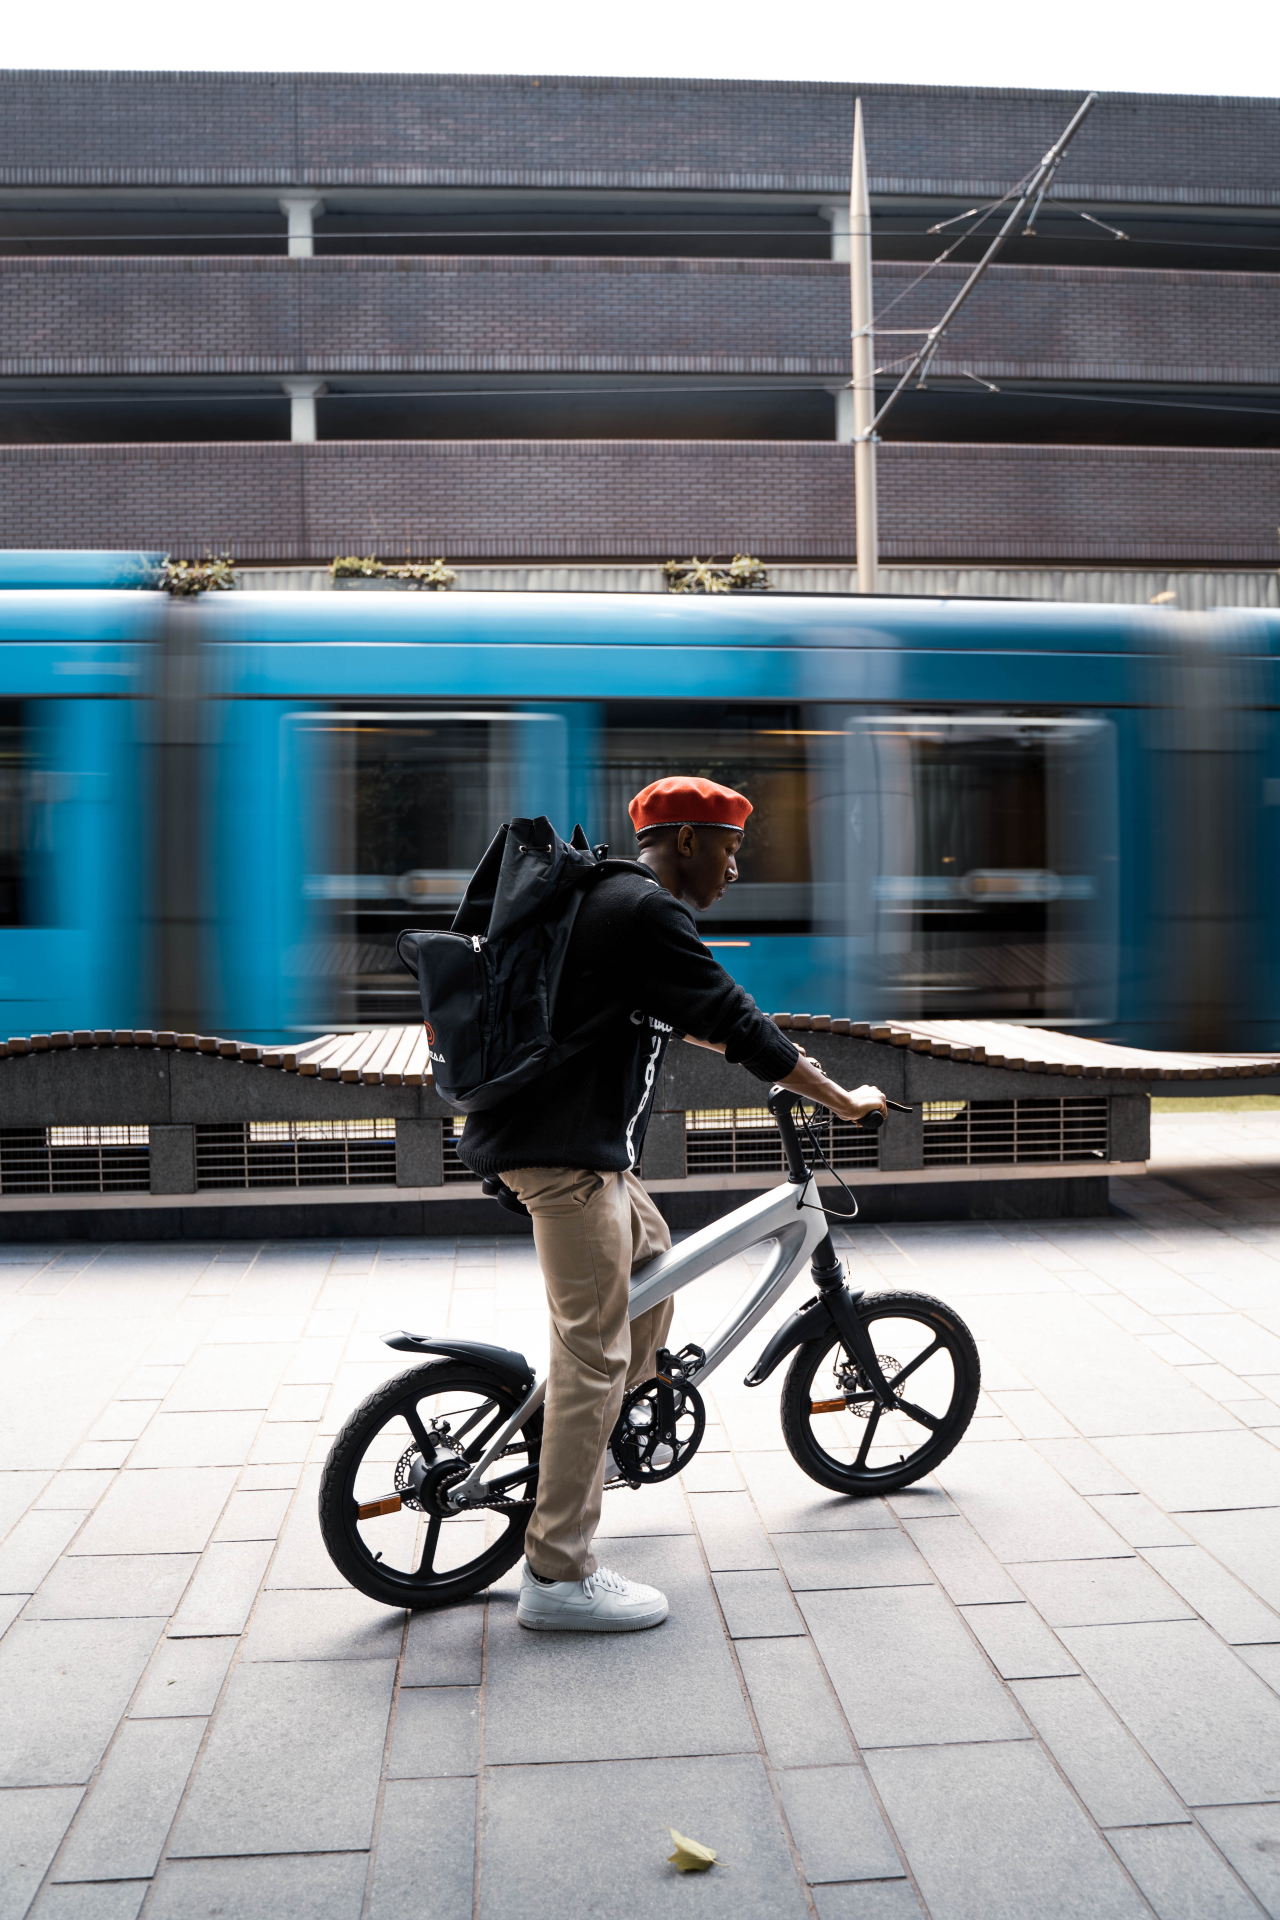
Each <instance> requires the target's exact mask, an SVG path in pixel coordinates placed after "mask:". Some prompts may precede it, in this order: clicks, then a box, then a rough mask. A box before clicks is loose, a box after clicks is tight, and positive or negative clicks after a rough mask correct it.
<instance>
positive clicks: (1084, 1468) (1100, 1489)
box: [1034, 1438, 1133, 1500]
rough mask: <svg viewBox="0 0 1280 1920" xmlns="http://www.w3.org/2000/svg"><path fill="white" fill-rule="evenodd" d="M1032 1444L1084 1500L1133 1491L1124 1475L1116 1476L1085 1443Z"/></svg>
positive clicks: (1046, 1442)
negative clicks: (1101, 1495) (1083, 1496)
mask: <svg viewBox="0 0 1280 1920" xmlns="http://www.w3.org/2000/svg"><path fill="white" fill-rule="evenodd" d="M1034 1445H1035V1450H1036V1452H1037V1453H1038V1454H1039V1455H1040V1458H1041V1459H1042V1460H1047V1461H1048V1462H1049V1465H1050V1466H1051V1467H1052V1468H1053V1469H1054V1471H1055V1473H1060V1474H1061V1475H1062V1477H1063V1479H1064V1480H1065V1481H1066V1483H1067V1485H1068V1486H1069V1487H1072V1488H1074V1490H1075V1491H1076V1492H1077V1493H1082V1494H1084V1495H1085V1497H1086V1499H1090V1500H1091V1499H1093V1498H1094V1496H1095V1495H1097V1494H1118V1493H1132V1491H1133V1489H1132V1487H1131V1486H1130V1485H1129V1482H1128V1481H1127V1480H1126V1479H1125V1477H1124V1475H1123V1474H1122V1473H1118V1472H1117V1471H1116V1469H1115V1468H1114V1467H1113V1466H1112V1464H1111V1462H1110V1461H1109V1460H1104V1459H1103V1457H1102V1455H1101V1454H1100V1453H1099V1452H1098V1449H1097V1448H1096V1447H1094V1446H1091V1445H1090V1444H1089V1442H1088V1441H1087V1440H1080V1439H1075V1438H1072V1439H1052V1440H1048V1439H1037V1440H1035V1442H1034Z"/></svg>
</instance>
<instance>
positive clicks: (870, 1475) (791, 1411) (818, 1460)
mask: <svg viewBox="0 0 1280 1920" xmlns="http://www.w3.org/2000/svg"><path fill="white" fill-rule="evenodd" d="M857 1313H858V1317H859V1319H860V1320H863V1321H864V1322H874V1321H875V1320H877V1319H881V1318H885V1317H887V1316H891V1315H893V1314H895V1313H896V1314H898V1315H899V1316H902V1315H904V1314H905V1315H906V1316H907V1317H908V1318H920V1319H923V1320H924V1321H925V1322H926V1323H927V1324H930V1325H939V1326H941V1327H942V1328H944V1329H945V1331H946V1334H947V1336H948V1338H947V1341H946V1344H947V1347H948V1350H949V1351H950V1353H951V1356H952V1362H953V1365H954V1367H955V1373H956V1389H955V1392H954V1394H953V1395H952V1399H951V1404H950V1405H949V1407H948V1408H947V1412H946V1415H945V1416H944V1424H943V1428H942V1430H941V1431H940V1432H939V1433H938V1434H937V1435H936V1436H935V1437H934V1440H933V1442H932V1443H931V1444H930V1445H928V1446H925V1447H922V1448H920V1449H919V1450H918V1452H916V1453H914V1454H912V1456H911V1458H910V1459H909V1460H907V1461H905V1462H904V1463H903V1464H902V1465H900V1466H894V1467H875V1468H872V1467H864V1468H861V1469H858V1468H854V1467H849V1468H839V1467H836V1466H834V1465H833V1464H829V1463H830V1462H831V1458H832V1457H831V1455H829V1454H827V1453H825V1451H824V1450H823V1449H822V1448H821V1447H819V1446H818V1445H817V1443H816V1441H815V1440H814V1438H813V1433H812V1428H811V1425H810V1420H811V1414H810V1398H811V1389H812V1384H813V1376H814V1374H815V1373H816V1372H817V1370H818V1368H819V1366H820V1365H821V1364H822V1362H823V1360H824V1359H825V1358H826V1356H827V1355H828V1354H829V1353H830V1351H831V1349H832V1347H834V1346H838V1345H839V1344H840V1336H839V1334H838V1333H837V1331H836V1329H835V1327H834V1326H833V1327H832V1328H831V1329H830V1331H829V1332H828V1333H825V1334H823V1335H822V1336H821V1337H820V1338H818V1339H817V1340H809V1341H806V1342H805V1344H804V1345H803V1346H802V1347H798V1348H797V1349H796V1353H795V1357H794V1359H793V1360H792V1362H791V1365H790V1366H789V1367H788V1369H787V1377H786V1379H785V1380H784V1381H783V1384H782V1406H781V1412H782V1437H783V1439H784V1440H785V1441H786V1444H787V1451H788V1452H789V1453H790V1455H791V1458H792V1459H793V1460H794V1461H795V1463H796V1465H797V1466H798V1467H800V1468H802V1469H803V1471H804V1472H805V1473H807V1474H808V1476H809V1478H810V1479H811V1480H816V1481H817V1483H818V1485H819V1486H822V1487H827V1488H829V1489H830V1490H831V1491H832V1492H833V1493H846V1494H849V1495H850V1496H852V1497H854V1498H858V1497H862V1498H868V1497H871V1496H874V1495H876V1494H882V1493H894V1492H896V1491H897V1490H898V1489H899V1488H901V1487H909V1486H910V1485H911V1484H912V1483H913V1482H914V1481H916V1480H921V1479H923V1478H924V1476H925V1474H927V1473H932V1472H933V1470H934V1468H935V1467H938V1466H941V1464H942V1462H943V1461H944V1460H945V1459H946V1458H947V1455H948V1454H949V1453H951V1452H952V1451H953V1449H954V1448H955V1447H957V1446H958V1445H959V1444H960V1442H961V1440H962V1439H963V1438H964V1436H965V1433H966V1431H967V1430H968V1426H969V1422H970V1421H971V1420H972V1418H973V1413H974V1408H975V1407H976V1406H977V1404H978V1394H979V1391H980V1389H981V1386H982V1366H981V1362H980V1361H979V1359H978V1349H977V1346H976V1345H975V1343H974V1338H973V1335H972V1334H971V1333H970V1331H969V1329H968V1327H967V1326H966V1325H965V1323H964V1321H963V1320H962V1319H961V1318H960V1316H959V1314H958V1313H957V1312H956V1311H955V1309H954V1308H953V1307H949V1306H947V1305H946V1303H945V1302H944V1301H942V1300H935V1299H934V1298H933V1296H932V1295H931V1294H927V1293H875V1294H868V1295H865V1296H864V1297H863V1298H862V1299H861V1300H859V1301H858V1303H857ZM873 1345H874V1338H873Z"/></svg>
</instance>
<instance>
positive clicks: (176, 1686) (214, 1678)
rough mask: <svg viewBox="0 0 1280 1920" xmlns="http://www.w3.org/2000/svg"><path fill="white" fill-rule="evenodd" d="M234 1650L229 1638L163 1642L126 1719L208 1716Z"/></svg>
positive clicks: (233, 1643) (220, 1688)
mask: <svg viewBox="0 0 1280 1920" xmlns="http://www.w3.org/2000/svg"><path fill="white" fill-rule="evenodd" d="M236 1646H237V1642H236V1640H235V1639H233V1638H230V1637H228V1638H226V1639H220V1640H165V1641H163V1642H162V1643H161V1645H160V1646H159V1647H157V1649H156V1654H155V1658H154V1659H153V1661H152V1662H151V1665H150V1667H149V1668H148V1669H147V1676H146V1678H145V1680H144V1681H143V1683H142V1685H141V1686H140V1687H139V1689H138V1691H137V1693H136V1695H135V1696H134V1701H133V1705H132V1706H131V1707H130V1709H129V1716H130V1718H131V1719H133V1720H169V1719H183V1718H186V1717H187V1716H189V1715H193V1714H194V1715H208V1714H210V1713H212V1712H213V1709H214V1707H215V1706H216V1704H217V1700H218V1694H219V1693H220V1692H221V1690H222V1683H223V1681H224V1680H225V1679H226V1677H227V1668H228V1667H229V1666H230V1665H231V1656H232V1654H233V1653H234V1652H235V1650H236Z"/></svg>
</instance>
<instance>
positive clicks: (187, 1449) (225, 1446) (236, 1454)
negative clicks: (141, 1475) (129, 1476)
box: [129, 1413, 261, 1467]
mask: <svg viewBox="0 0 1280 1920" xmlns="http://www.w3.org/2000/svg"><path fill="white" fill-rule="evenodd" d="M260 1424H261V1415H260V1414H256V1413H158V1414H157V1415H156V1417H155V1419H154V1420H153V1421H152V1422H151V1424H150V1425H149V1426H148V1428H147V1430H146V1432H145V1433H144V1434H143V1436H142V1438H141V1439H140V1440H139V1442H138V1444H137V1446H136V1447H135V1448H134V1450H133V1452H132V1453H131V1454H130V1456H129V1465H130V1466H131V1467H238V1466H241V1465H243V1463H244V1462H245V1461H246V1460H247V1459H248V1458H249V1452H250V1449H251V1448H252V1446H253V1442H254V1438H255V1436H256V1434H257V1431H258V1427H259V1425H260Z"/></svg>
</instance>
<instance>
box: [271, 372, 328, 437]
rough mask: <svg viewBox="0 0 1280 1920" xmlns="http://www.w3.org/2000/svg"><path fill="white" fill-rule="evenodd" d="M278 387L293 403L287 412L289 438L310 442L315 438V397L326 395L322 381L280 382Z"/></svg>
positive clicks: (325, 387)
mask: <svg viewBox="0 0 1280 1920" xmlns="http://www.w3.org/2000/svg"><path fill="white" fill-rule="evenodd" d="M280 385H281V386H282V387H283V388H284V390H285V392H286V393H287V394H288V396H289V398H290V400H291V401H292V402H293V405H292V407H291V408H290V412H289V438H290V439H291V440H296V441H311V440H314V439H315V437H316V396H317V394H321V393H328V391H329V389H328V387H327V385H326V384H325V382H324V381H323V380H310V379H308V380H282V381H281V382H280Z"/></svg>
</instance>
